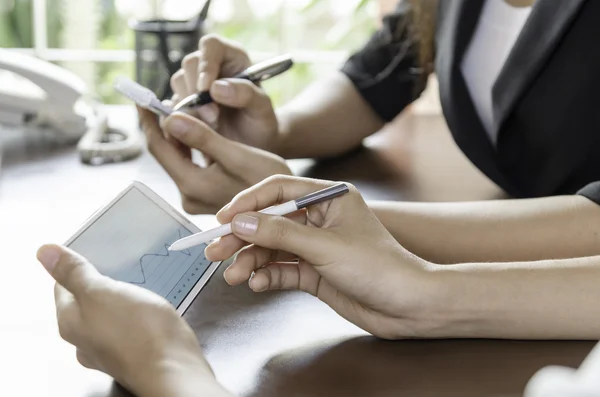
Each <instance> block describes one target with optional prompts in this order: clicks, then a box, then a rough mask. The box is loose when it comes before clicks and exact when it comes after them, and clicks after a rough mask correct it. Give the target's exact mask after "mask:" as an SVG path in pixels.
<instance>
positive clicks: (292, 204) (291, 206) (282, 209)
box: [169, 183, 349, 251]
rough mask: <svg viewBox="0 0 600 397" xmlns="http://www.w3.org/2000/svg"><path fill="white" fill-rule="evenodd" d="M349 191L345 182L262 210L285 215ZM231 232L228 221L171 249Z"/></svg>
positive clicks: (182, 241)
mask: <svg viewBox="0 0 600 397" xmlns="http://www.w3.org/2000/svg"><path fill="white" fill-rule="evenodd" d="M348 192H349V189H348V186H347V185H346V184H344V183H340V184H337V185H334V186H331V187H328V188H326V189H323V190H319V191H318V192H315V193H311V194H309V195H306V196H304V197H300V198H299V199H296V200H291V201H288V202H287V203H283V204H279V205H275V206H273V207H269V208H267V209H264V210H262V211H260V212H261V213H263V214H268V215H279V216H283V215H287V214H291V213H292V212H294V211H298V210H300V209H303V208H306V207H309V206H311V205H315V204H318V203H322V202H323V201H327V200H332V199H334V198H336V197H339V196H341V195H343V194H346V193H348ZM231 233H232V230H231V223H227V224H225V225H221V226H219V227H216V228H214V229H211V230H207V231H205V232H201V233H196V234H192V235H191V236H188V237H184V238H182V239H181V240H177V241H175V242H174V243H173V245H171V246H170V247H169V251H182V250H185V249H188V248H191V247H195V246H197V245H201V244H206V243H207V242H209V241H212V240H214V239H217V238H219V237H223V236H226V235H228V234H231Z"/></svg>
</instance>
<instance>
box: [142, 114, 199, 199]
mask: <svg viewBox="0 0 600 397" xmlns="http://www.w3.org/2000/svg"><path fill="white" fill-rule="evenodd" d="M188 117H190V116H188ZM140 121H141V123H142V129H143V130H144V132H145V134H146V141H147V145H148V149H149V150H150V153H152V155H153V156H154V157H155V158H156V160H157V161H158V162H159V163H160V165H161V166H162V167H163V168H164V169H165V171H166V172H167V173H168V174H169V176H170V177H171V178H172V179H173V181H174V182H175V183H176V184H177V186H179V187H181V185H182V184H183V183H184V182H187V183H190V181H189V180H188V178H190V179H191V178H193V177H195V178H194V179H197V180H196V181H195V182H197V183H198V184H199V185H202V184H203V181H204V178H202V177H201V176H200V175H196V173H197V172H198V171H202V170H201V169H200V168H199V167H198V166H197V165H195V164H194V163H192V162H191V161H189V159H190V158H191V154H189V156H188V155H187V154H186V153H184V152H183V150H182V148H178V147H176V146H175V145H173V144H171V143H169V142H168V141H167V140H166V139H165V137H164V135H163V133H162V130H161V128H160V126H159V125H158V121H157V118H156V117H155V116H154V115H153V114H152V113H151V112H149V111H147V110H145V109H141V110H140ZM167 132H168V131H167ZM199 176H200V177H199ZM205 187H208V186H205Z"/></svg>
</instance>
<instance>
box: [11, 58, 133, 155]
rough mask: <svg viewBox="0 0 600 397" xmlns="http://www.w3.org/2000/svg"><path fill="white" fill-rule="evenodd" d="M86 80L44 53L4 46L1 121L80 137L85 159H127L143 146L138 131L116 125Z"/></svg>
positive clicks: (74, 138)
mask: <svg viewBox="0 0 600 397" xmlns="http://www.w3.org/2000/svg"><path fill="white" fill-rule="evenodd" d="M88 95H89V93H88V92H87V90H86V86H85V83H84V82H83V81H82V80H81V79H80V78H79V77H78V76H77V75H75V74H74V73H72V72H70V71H68V70H66V69H63V68H61V67H59V66H56V65H54V64H51V63H49V62H46V61H43V60H41V59H39V58H35V57H32V56H28V55H24V54H21V53H17V52H13V51H9V50H5V49H0V124H4V125H7V126H12V127H25V128H28V127H35V128H44V129H49V130H50V131H52V133H53V134H55V135H56V136H58V137H59V138H61V139H62V140H64V141H67V142H77V141H78V145H77V148H78V151H79V154H80V157H81V160H82V161H83V162H84V163H89V164H96V163H106V162H115V161H124V160H128V159H131V158H134V157H137V156H138V155H139V154H140V153H141V151H142V140H141V136H140V134H139V132H138V131H122V130H114V129H112V128H109V127H108V122H107V116H106V114H105V113H104V112H103V110H102V107H101V106H99V105H100V104H99V103H98V102H97V101H94V100H93V99H91V98H90V97H89V96H88Z"/></svg>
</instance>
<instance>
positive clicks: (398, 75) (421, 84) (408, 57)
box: [342, 1, 427, 121]
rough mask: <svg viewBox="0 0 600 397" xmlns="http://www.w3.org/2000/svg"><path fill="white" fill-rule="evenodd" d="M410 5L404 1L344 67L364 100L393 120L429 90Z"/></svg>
mask: <svg viewBox="0 0 600 397" xmlns="http://www.w3.org/2000/svg"><path fill="white" fill-rule="evenodd" d="M409 3H410V2H408V1H401V2H400V4H399V5H398V6H397V8H396V11H395V12H393V13H392V14H390V15H387V16H386V17H385V18H384V20H383V26H382V27H381V29H380V30H378V31H377V32H376V33H375V34H374V35H373V36H372V37H371V39H370V40H369V41H368V43H367V44H366V45H365V47H363V48H362V49H361V50H360V51H358V52H357V53H355V54H354V55H352V57H351V58H350V59H349V60H348V61H347V62H346V63H345V64H344V66H343V67H342V72H343V73H344V74H346V76H348V77H349V78H350V80H351V81H352V82H353V84H354V86H355V87H356V89H357V90H358V91H359V93H360V94H361V95H362V97H363V98H364V99H365V100H366V101H367V102H368V103H369V105H370V106H371V107H372V108H373V110H374V111H375V112H376V113H377V114H378V115H379V116H380V117H381V118H383V119H384V120H385V121H391V120H392V119H393V118H394V117H396V116H397V115H398V114H399V113H400V112H401V111H402V110H403V109H404V108H405V107H406V106H407V105H409V104H410V103H412V102H413V101H414V100H416V99H417V98H418V97H419V96H420V95H421V93H422V92H423V91H424V89H425V85H426V80H427V79H426V78H424V77H423V76H422V73H423V72H422V68H420V65H419V56H418V46H419V44H418V42H417V41H416V40H414V39H413V37H412V36H411V29H410V18H411V16H410V14H411V10H410V4H409Z"/></svg>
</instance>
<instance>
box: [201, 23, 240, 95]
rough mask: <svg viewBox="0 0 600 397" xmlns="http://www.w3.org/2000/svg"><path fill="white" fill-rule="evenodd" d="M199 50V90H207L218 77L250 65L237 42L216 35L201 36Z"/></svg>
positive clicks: (229, 75) (234, 72) (236, 71)
mask: <svg viewBox="0 0 600 397" xmlns="http://www.w3.org/2000/svg"><path fill="white" fill-rule="evenodd" d="M200 51H201V52H202V60H201V62H200V65H199V68H198V72H199V79H198V90H199V91H207V90H208V89H209V88H210V86H211V85H212V83H213V82H214V81H215V80H216V79H218V78H219V77H232V76H234V75H236V74H237V73H240V72H242V71H243V70H244V69H246V68H247V67H248V66H250V59H249V58H248V55H247V54H246V52H245V51H244V50H243V49H242V48H241V47H240V46H239V45H238V44H237V43H235V42H233V41H230V40H227V39H224V38H222V37H219V36H217V35H212V34H209V35H206V36H203V37H202V39H201V40H200Z"/></svg>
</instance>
